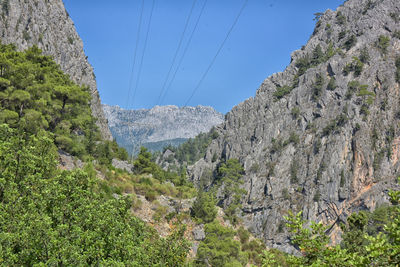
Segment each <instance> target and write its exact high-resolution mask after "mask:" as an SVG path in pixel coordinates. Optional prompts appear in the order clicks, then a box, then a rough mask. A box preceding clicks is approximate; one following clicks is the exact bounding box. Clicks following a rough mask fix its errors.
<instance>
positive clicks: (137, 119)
mask: <svg viewBox="0 0 400 267" xmlns="http://www.w3.org/2000/svg"><path fill="white" fill-rule="evenodd" d="M103 108H104V112H105V114H106V117H107V119H108V125H109V127H110V129H111V132H112V134H113V136H114V138H115V139H116V140H117V142H118V143H119V144H120V145H121V146H124V147H125V148H127V149H128V151H131V146H132V140H133V142H134V144H136V145H137V144H140V145H146V144H157V143H158V144H160V145H158V147H160V148H161V149H162V145H163V144H165V143H167V142H172V141H174V140H175V141H176V142H172V144H180V143H182V142H183V141H185V140H186V139H188V138H192V137H195V136H196V135H198V134H199V133H204V132H208V131H209V130H210V129H211V128H212V127H213V126H215V125H218V124H220V123H222V122H223V118H224V116H223V115H222V114H221V113H219V112H217V111H216V110H215V109H213V108H212V107H205V106H197V107H181V108H179V107H177V106H155V107H153V108H152V109H139V110H126V109H123V108H120V107H119V106H109V105H103Z"/></svg>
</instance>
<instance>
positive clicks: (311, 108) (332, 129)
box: [188, 0, 400, 253]
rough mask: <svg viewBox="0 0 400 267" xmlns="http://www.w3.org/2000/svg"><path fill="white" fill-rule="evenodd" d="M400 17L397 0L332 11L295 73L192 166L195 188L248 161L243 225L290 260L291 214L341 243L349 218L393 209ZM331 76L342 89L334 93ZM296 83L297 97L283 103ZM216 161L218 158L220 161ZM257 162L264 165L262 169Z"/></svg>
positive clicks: (251, 104) (235, 119)
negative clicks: (222, 167) (228, 165)
mask: <svg viewBox="0 0 400 267" xmlns="http://www.w3.org/2000/svg"><path fill="white" fill-rule="evenodd" d="M339 12H340V13H339ZM342 16H343V17H342ZM341 18H343V19H342V21H341ZM399 19H400V1H397V0H382V1H373V5H372V6H370V7H369V8H367V1H363V0H349V1H346V2H345V3H344V4H343V5H342V6H340V7H338V9H337V11H336V12H334V11H331V10H327V11H326V12H325V13H324V15H323V16H322V17H321V18H320V19H319V21H318V22H317V25H316V28H315V31H314V33H313V35H312V36H311V37H310V39H309V41H308V43H307V44H306V45H305V46H304V47H303V48H302V49H301V50H298V51H295V52H293V53H292V61H291V63H290V64H289V66H288V67H287V68H286V70H285V71H284V72H281V73H275V74H273V75H272V76H270V77H269V78H267V79H266V80H265V81H264V82H263V83H262V84H261V86H260V88H259V89H258V90H257V92H256V94H255V97H253V98H249V99H247V100H246V101H244V102H242V103H240V104H239V105H237V106H235V107H234V108H233V109H232V110H231V111H230V112H229V113H228V114H227V115H226V116H225V122H224V123H223V124H221V125H219V126H217V127H216V131H217V133H218V134H219V137H218V138H216V139H214V140H213V141H212V143H211V144H210V145H209V147H208V149H207V152H206V156H205V157H204V158H202V159H201V160H199V161H198V162H197V163H195V164H194V165H193V166H191V167H189V168H188V172H189V176H190V177H191V179H192V180H193V181H194V183H195V184H200V180H202V181H203V182H204V180H205V184H206V186H208V187H209V186H213V185H214V184H215V183H214V182H215V181H214V180H213V177H212V173H213V172H214V171H215V169H216V166H217V164H218V163H219V162H221V161H223V160H224V159H230V158H237V159H239V161H240V162H241V163H242V164H243V166H244V168H245V170H246V174H245V175H244V176H243V178H242V179H243V188H244V189H245V190H246V191H247V194H246V195H245V196H244V197H243V199H242V205H243V208H242V219H243V222H244V224H245V225H246V226H247V228H248V229H249V230H250V231H251V232H252V233H253V234H255V235H256V236H258V237H260V238H261V239H263V240H264V241H265V243H266V244H267V245H269V246H270V247H276V248H279V249H281V250H283V251H287V252H291V253H293V252H294V249H293V248H292V247H291V246H290V244H289V239H288V233H287V232H286V230H284V229H282V227H281V228H280V227H279V225H281V224H282V223H283V216H284V215H286V214H287V212H288V211H289V210H293V211H295V212H298V211H303V217H304V219H306V220H314V221H320V222H323V223H325V224H327V225H329V226H331V229H332V230H331V232H330V234H331V237H332V239H333V240H334V241H338V240H339V239H340V228H339V227H338V224H339V222H340V221H343V220H345V219H346V218H347V216H349V215H350V214H351V213H352V212H354V211H358V210H361V209H368V210H373V209H375V207H377V206H379V205H381V204H383V203H387V202H388V196H387V189H388V188H394V187H396V186H397V185H396V177H397V175H398V173H399V172H400V126H399V123H398V120H399V116H400V115H399V114H400V108H399V106H400V105H399V90H400V89H399V88H400V85H399V82H396V80H395V71H396V67H395V60H396V58H398V57H399V56H400V53H399V51H400V40H399V39H398V37H396V36H395V35H394V33H395V32H399V31H400V24H399V23H398V21H399ZM342 35H344V36H342ZM353 36H354V37H353ZM380 36H386V37H389V42H388V44H387V48H386V52H385V51H384V50H383V49H382V48H379V38H380ZM352 38H354V39H353V40H354V42H353V44H352V45H350V44H351V40H352ZM330 45H331V48H332V49H333V51H336V54H335V55H334V56H332V57H330V58H329V59H325V60H322V61H323V62H320V63H317V64H314V65H310V66H309V67H308V68H307V69H306V70H305V71H304V73H299V65H297V66H296V62H299V60H300V59H302V58H304V57H309V58H312V56H313V52H314V51H316V48H317V46H320V47H321V50H322V51H323V52H324V53H325V52H326V51H327V50H328V48H329V46H330ZM346 46H348V48H346ZM364 51H366V52H367V54H368V55H369V59H368V60H366V61H365V63H364V65H363V68H362V72H361V73H360V74H357V73H356V72H355V71H350V73H348V74H347V75H346V74H345V73H344V71H343V70H344V69H345V67H346V66H347V65H348V64H354V63H353V62H355V63H356V62H357V61H356V60H355V59H354V58H355V57H357V58H358V59H360V58H361V55H362V53H364ZM297 74H298V76H297ZM318 75H320V76H322V77H323V83H322V86H321V88H319V87H318V84H317V76H318ZM331 78H334V79H335V83H336V87H335V88H333V90H328V89H327V85H328V82H329V81H330V79H331ZM296 79H298V84H297V85H296V84H295V86H293V89H292V90H291V92H290V93H289V94H287V95H285V96H283V97H282V98H280V99H277V98H276V97H275V96H274V93H275V92H276V91H277V89H278V88H279V87H282V86H285V85H287V86H292V85H293V84H294V81H295V80H296ZM353 81H357V82H358V83H359V84H360V85H366V87H365V88H364V89H362V88H363V87H362V86H357V88H356V89H355V90H354V92H353V94H352V95H350V94H349V92H350V90H351V89H350V85H349V83H350V82H353ZM318 88H319V90H317V89H318ZM365 90H367V91H368V92H369V93H368V92H367V91H365ZM366 93H367V94H366ZM368 94H369V95H368ZM291 140H292V141H291ZM293 140H295V141H293ZM297 140H298V141H297ZM213 154H216V155H217V156H218V158H217V160H216V161H214V162H213V160H212V158H211V156H210V155H213ZM254 164H257V165H258V166H259V167H258V168H257V169H256V170H255V171H254V170H253V168H252V166H253V165H254ZM210 175H211V177H210ZM284 189H287V193H288V194H283V193H282V190H284ZM220 200H221V201H222V202H224V203H225V202H226V201H229V199H220Z"/></svg>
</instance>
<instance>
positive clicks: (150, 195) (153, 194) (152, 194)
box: [144, 190, 157, 202]
mask: <svg viewBox="0 0 400 267" xmlns="http://www.w3.org/2000/svg"><path fill="white" fill-rule="evenodd" d="M144 197H145V198H146V199H147V201H150V202H153V201H154V200H156V198H157V192H156V191H153V190H148V191H146V192H145V193H144Z"/></svg>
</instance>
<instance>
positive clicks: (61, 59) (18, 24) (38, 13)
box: [0, 0, 112, 140]
mask: <svg viewBox="0 0 400 267" xmlns="http://www.w3.org/2000/svg"><path fill="white" fill-rule="evenodd" d="M0 13H1V16H0V33H1V42H2V43H3V44H15V45H16V47H17V49H18V50H19V51H22V50H25V49H27V48H29V47H31V46H32V45H37V46H38V47H39V48H40V49H41V50H42V51H43V53H44V54H45V55H50V56H52V57H53V58H54V60H55V61H56V63H57V64H59V65H60V66H61V69H62V70H63V71H64V72H65V73H67V74H68V75H70V77H71V78H72V80H73V81H74V82H76V83H78V84H79V85H87V86H89V88H90V94H91V102H90V103H91V105H90V106H91V110H92V113H93V115H94V116H95V117H96V118H97V122H96V124H97V125H98V126H99V129H100V132H101V134H102V136H103V137H104V138H105V139H109V140H111V138H112V137H111V133H110V131H109V129H108V126H107V121H106V118H105V117H104V113H103V110H102V108H101V102H100V97H99V93H98V91H97V85H96V79H95V75H94V73H93V68H92V66H91V65H90V64H89V62H88V59H87V56H86V55H85V52H84V50H83V43H82V40H81V38H80V37H79V35H78V33H77V32H76V29H75V26H74V23H73V21H72V20H71V18H70V17H69V15H68V13H67V11H66V10H65V7H64V3H63V1H62V0H52V1H47V0H35V1H33V0H29V1H25V0H12V1H10V0H4V1H1V10H0Z"/></svg>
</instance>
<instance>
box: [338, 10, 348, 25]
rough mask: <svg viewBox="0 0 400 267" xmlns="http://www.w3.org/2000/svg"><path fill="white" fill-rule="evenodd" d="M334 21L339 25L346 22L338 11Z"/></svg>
mask: <svg viewBox="0 0 400 267" xmlns="http://www.w3.org/2000/svg"><path fill="white" fill-rule="evenodd" d="M336 22H337V24H339V25H344V24H345V23H346V17H345V16H344V15H343V14H342V12H340V11H339V12H337V14H336Z"/></svg>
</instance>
